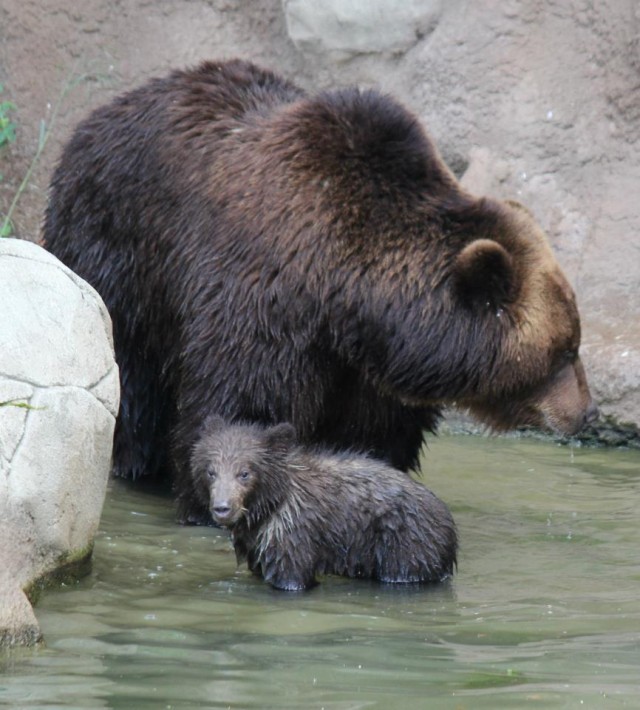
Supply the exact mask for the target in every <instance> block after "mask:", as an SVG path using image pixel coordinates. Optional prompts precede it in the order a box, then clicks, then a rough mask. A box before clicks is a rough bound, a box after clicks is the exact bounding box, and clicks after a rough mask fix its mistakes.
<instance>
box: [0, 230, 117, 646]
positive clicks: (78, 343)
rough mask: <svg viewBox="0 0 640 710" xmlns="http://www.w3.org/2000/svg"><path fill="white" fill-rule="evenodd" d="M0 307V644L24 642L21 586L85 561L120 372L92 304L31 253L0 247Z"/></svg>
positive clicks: (84, 287)
mask: <svg viewBox="0 0 640 710" xmlns="http://www.w3.org/2000/svg"><path fill="white" fill-rule="evenodd" d="M0 303H1V304H2V308H1V309H0V333H1V334H2V336H1V337H2V347H1V348H0V521H1V522H2V526H1V527H0V568H1V569H2V571H3V574H2V577H0V596H2V597H3V599H2V602H1V604H2V608H3V616H2V617H0V642H1V640H2V639H4V641H5V642H7V643H17V642H27V643H28V642H32V641H33V640H34V638H36V636H37V634H36V633H35V632H34V619H33V617H32V615H31V614H30V611H29V610H28V608H27V607H25V599H24V595H23V593H22V590H23V589H32V588H34V585H36V584H37V583H38V581H39V580H41V579H42V578H43V577H45V576H47V575H51V574H54V573H56V572H58V571H60V570H61V569H71V568H73V567H74V566H77V565H80V564H81V563H83V562H84V561H85V560H86V559H87V558H88V557H89V556H90V554H91V549H92V544H93V538H94V535H95V533H96V530H97V527H98V523H99V521H100V514H101V512H102V505H103V503H104V497H105V492H106V485H107V480H108V475H109V468H110V461H111V448H112V440H113V429H114V424H115V417H116V414H117V410H118V404H119V382H118V368H117V366H116V364H115V360H114V355H113V341H112V336H111V320H110V318H109V315H108V313H107V310H106V308H105V306H104V304H103V302H102V300H101V299H100V297H99V296H98V294H97V293H96V292H95V291H94V290H93V289H92V288H91V287H90V286H89V285H88V284H87V283H85V282H84V281H82V280H81V279H80V278H78V277H77V276H76V275H75V274H73V273H72V272H71V271H69V269H67V268H66V267H65V266H63V265H62V264H61V263H60V262H59V261H58V260H57V259H56V258H55V257H53V256H52V255H51V254H49V253H48V252H46V251H45V250H44V249H42V248H40V247H39V246H36V245H35V244H33V243H31V242H26V241H20V240H16V239H0ZM25 610H26V611H25ZM25 614H26V615H25ZM20 618H24V624H25V625H24V629H23V631H24V633H23V634H22V635H21V633H20V632H19V629H20V623H19V622H16V619H20ZM36 628H37V627H36Z"/></svg>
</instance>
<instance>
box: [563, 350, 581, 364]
mask: <svg viewBox="0 0 640 710" xmlns="http://www.w3.org/2000/svg"><path fill="white" fill-rule="evenodd" d="M562 356H563V358H564V360H565V361H566V362H574V361H575V360H576V359H577V357H578V351H577V350H574V349H568V350H565V351H564V353H563V354H562Z"/></svg>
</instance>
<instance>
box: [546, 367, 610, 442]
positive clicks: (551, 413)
mask: <svg viewBox="0 0 640 710" xmlns="http://www.w3.org/2000/svg"><path fill="white" fill-rule="evenodd" d="M536 404H537V406H536V409H537V410H538V411H539V412H540V414H541V416H542V418H543V423H544V425H546V426H547V427H548V428H550V429H552V430H554V431H556V432H558V433H560V434H565V435H567V436H572V435H574V434H577V433H578V432H579V431H580V430H581V429H582V428H583V427H584V426H586V425H587V424H591V423H593V422H594V421H595V420H596V419H597V418H598V416H599V411H598V407H597V405H596V403H595V402H594V401H593V398H592V397H591V392H590V391H589V385H588V383H587V378H586V375H585V372H584V367H583V366H582V363H581V361H580V358H577V359H576V360H575V362H573V363H571V364H568V365H566V366H565V367H564V368H563V369H562V370H560V372H558V374H557V375H556V376H555V377H554V378H553V379H552V380H551V381H550V382H549V383H548V384H547V386H546V387H545V388H544V389H543V391H542V392H541V394H540V398H539V400H538V401H537V403H536Z"/></svg>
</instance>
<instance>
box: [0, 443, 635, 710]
mask: <svg viewBox="0 0 640 710" xmlns="http://www.w3.org/2000/svg"><path fill="white" fill-rule="evenodd" d="M423 468H424V472H425V476H424V480H425V482H426V483H427V485H429V487H430V488H432V489H433V490H434V491H435V492H436V493H437V494H438V495H439V496H440V497H442V498H443V499H444V500H445V501H447V503H448V504H449V505H450V506H451V508H452V510H453V513H454V515H455V517H456V520H457V523H458V526H459V531H460V538H461V551H460V560H459V570H458V574H457V575H456V577H455V578H454V580H453V581H452V582H451V583H449V584H446V585H442V586H438V587H433V588H426V589H425V588H417V589H416V588H395V587H383V586H379V585H377V584H374V583H370V582H358V581H351V580H344V579H336V578H328V579H325V580H324V581H323V583H322V584H321V585H320V586H319V587H317V588H316V589H314V590H313V591H311V592H307V593H302V594H287V593H283V592H275V591H273V590H271V589H270V588H269V587H268V586H266V585H265V584H264V583H262V582H261V581H260V580H257V579H254V578H253V577H251V576H250V575H249V574H248V572H247V571H246V570H244V569H240V570H236V566H235V557H234V554H233V551H232V548H231V544H230V542H229V540H228V538H227V536H226V533H224V532H223V531H220V530H215V529H202V528H181V527H178V526H177V525H175V524H174V522H173V511H172V508H171V501H170V500H169V499H167V498H163V497H161V496H159V495H154V494H150V493H144V492H141V491H140V490H136V489H135V488H131V487H130V486H128V485H126V484H123V483H121V482H113V483H112V484H111V485H110V490H109V494H108V500H107V505H106V508H105V512H104V516H103V520H102V524H101V530H100V533H99V536H98V539H97V543H96V548H95V553H94V566H93V573H92V574H91V575H90V576H89V577H87V578H85V579H83V580H82V581H81V582H79V583H77V584H76V585H73V586H72V587H66V588H63V589H60V590H52V591H49V592H47V593H46V594H45V595H44V596H43V597H42V599H41V600H40V602H39V604H38V606H37V608H36V612H37V615H38V618H39V620H40V623H41V625H42V628H43V631H44V634H45V637H46V641H47V644H46V647H45V648H44V649H40V650H37V651H21V652H18V653H15V652H14V653H12V654H11V655H10V656H8V657H7V656H5V657H0V706H2V705H4V706H7V707H16V708H63V707H76V708H123V709H128V708H227V707H231V708H327V710H329V709H331V710H359V709H361V708H380V709H382V708H384V709H385V710H386V709H395V708H399V709H400V708H402V709H404V708H435V709H438V708H453V709H454V710H463V709H467V708H468V709H475V708H491V709H493V708H520V707H535V708H583V707H589V708H600V707H603V708H608V707H612V708H616V707H630V708H640V452H638V451H635V452H634V451H627V452H625V451H616V450H605V449H581V448H578V449H571V448H568V447H560V446H555V445H553V444H549V443H544V442H537V441H530V440H511V439H479V438H472V437H442V438H440V439H437V440H432V441H431V442H430V449H429V451H428V452H427V454H426V457H425V460H424V467H423Z"/></svg>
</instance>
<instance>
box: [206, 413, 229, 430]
mask: <svg viewBox="0 0 640 710" xmlns="http://www.w3.org/2000/svg"><path fill="white" fill-rule="evenodd" d="M225 426H226V422H225V420H224V419H223V418H222V417H221V416H220V415H219V414H209V415H207V416H206V417H205V419H204V421H203V422H202V425H201V426H200V434H205V433H206V434H213V433H214V432H216V431H220V430H221V429H224V428H225Z"/></svg>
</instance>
